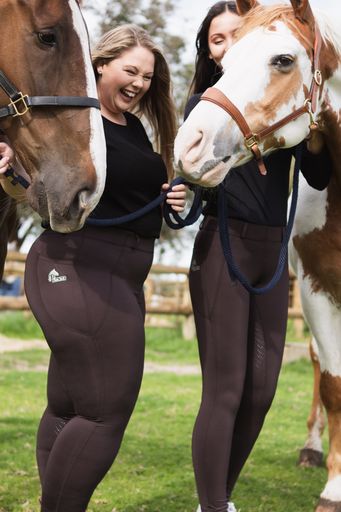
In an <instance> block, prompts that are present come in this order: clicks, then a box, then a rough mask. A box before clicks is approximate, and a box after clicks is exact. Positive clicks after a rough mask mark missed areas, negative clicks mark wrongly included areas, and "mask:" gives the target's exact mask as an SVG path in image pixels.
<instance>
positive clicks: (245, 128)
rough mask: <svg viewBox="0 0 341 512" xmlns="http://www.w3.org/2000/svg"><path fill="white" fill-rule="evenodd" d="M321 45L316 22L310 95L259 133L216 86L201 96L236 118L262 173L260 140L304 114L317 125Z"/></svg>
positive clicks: (247, 145) (263, 168)
mask: <svg viewBox="0 0 341 512" xmlns="http://www.w3.org/2000/svg"><path fill="white" fill-rule="evenodd" d="M321 47H322V37H321V33H320V30H319V28H318V25H317V24H316V23H315V43H314V55H313V62H312V64H313V78H312V82H311V86H310V91H309V95H308V97H307V98H306V100H305V101H304V104H303V105H302V107H299V108H298V109H296V110H294V111H293V112H291V114H289V115H287V116H285V117H283V118H282V119H281V120H279V121H277V122H276V123H274V124H272V125H270V126H268V127H267V128H264V129H263V130H260V131H259V132H258V133H254V132H252V130H251V128H250V127H249V125H248V123H247V121H246V119H245V117H244V116H243V114H242V113H241V112H240V110H238V108H237V107H236V106H235V105H234V104H233V103H232V101H230V100H229V99H228V98H227V97H226V96H225V94H224V93H223V92H221V91H220V90H219V89H217V88H216V87H209V88H208V89H207V90H206V91H205V92H204V94H203V95H202V96H201V98H200V99H201V100H205V101H210V102H212V103H215V104H216V105H218V106H219V107H221V108H222V109H223V110H225V111H226V112H227V113H228V114H229V115H230V116H231V117H232V119H234V121H235V122H236V123H237V125H238V126H239V128H240V130H241V131H242V133H243V135H244V143H245V146H246V147H247V149H249V150H250V151H251V152H252V153H253V156H254V158H255V159H256V161H257V164H258V168H259V171H260V172H261V174H266V169H265V165H264V162H263V157H262V154H261V152H260V149H259V142H260V141H261V140H262V139H264V138H265V137H267V136H268V135H270V134H271V133H273V132H275V131H276V130H278V129H279V128H281V127H282V126H285V125H286V124H288V123H290V122H291V121H293V120H294V119H297V118H298V117H300V116H301V115H302V114H309V116H310V129H313V128H314V127H316V126H317V123H316V121H315V120H314V116H313V114H314V113H315V111H316V106H317V99H318V92H319V88H320V86H321V85H322V81H323V79H322V73H321V71H320V69H319V63H320V53H321Z"/></svg>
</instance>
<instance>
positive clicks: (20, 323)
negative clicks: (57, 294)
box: [0, 311, 44, 512]
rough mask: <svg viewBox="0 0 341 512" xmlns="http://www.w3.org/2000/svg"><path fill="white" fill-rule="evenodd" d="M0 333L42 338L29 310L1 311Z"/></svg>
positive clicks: (19, 336) (22, 337)
mask: <svg viewBox="0 0 341 512" xmlns="http://www.w3.org/2000/svg"><path fill="white" fill-rule="evenodd" d="M0 333H1V334H3V335H4V336H8V337H9V338H20V339H24V340H29V339H44V335H43V333H42V331H41V329H40V327H39V325H38V323H37V322H36V320H35V319H34V317H33V315H32V313H30V312H29V311H25V312H22V311H1V312H0ZM0 512H1V511H0Z"/></svg>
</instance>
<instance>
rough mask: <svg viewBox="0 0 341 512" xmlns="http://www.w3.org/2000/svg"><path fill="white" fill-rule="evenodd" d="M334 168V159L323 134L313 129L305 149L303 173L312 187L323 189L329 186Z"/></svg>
mask: <svg viewBox="0 0 341 512" xmlns="http://www.w3.org/2000/svg"><path fill="white" fill-rule="evenodd" d="M332 168H333V166H332V160H331V158H330V154H329V151H328V148H327V145H326V144H325V143H324V139H323V134H322V133H321V132H319V131H318V130H313V131H312V133H311V136H310V138H309V139H308V140H307V141H306V147H305V148H304V150H303V155H302V164H301V171H302V174H303V175H304V177H305V179H306V180H307V182H308V183H309V185H310V186H311V187H313V188H315V189H317V190H323V189H325V188H326V187H327V186H328V183H329V180H330V176H331V173H332Z"/></svg>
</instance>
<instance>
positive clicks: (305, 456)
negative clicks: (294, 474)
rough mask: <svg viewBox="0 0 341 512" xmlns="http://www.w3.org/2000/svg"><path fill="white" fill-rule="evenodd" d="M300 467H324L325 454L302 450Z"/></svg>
mask: <svg viewBox="0 0 341 512" xmlns="http://www.w3.org/2000/svg"><path fill="white" fill-rule="evenodd" d="M298 465H299V466H304V467H306V468H316V467H321V466H324V462H323V453H322V452H318V451H317V450H313V449H312V448H302V450H301V451H300V456H299V459H298Z"/></svg>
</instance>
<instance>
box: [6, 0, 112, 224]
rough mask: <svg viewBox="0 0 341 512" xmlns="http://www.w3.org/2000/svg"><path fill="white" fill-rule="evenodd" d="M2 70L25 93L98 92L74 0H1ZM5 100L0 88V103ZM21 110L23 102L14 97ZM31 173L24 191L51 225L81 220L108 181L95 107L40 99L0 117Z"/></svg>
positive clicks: (79, 222) (70, 93)
mask: <svg viewBox="0 0 341 512" xmlns="http://www.w3.org/2000/svg"><path fill="white" fill-rule="evenodd" d="M0 69H1V70H2V71H3V73H4V75H5V76H6V77H7V78H8V79H9V80H10V81H11V82H12V83H13V84H14V85H15V86H16V87H17V89H18V90H19V91H21V92H22V93H23V94H24V95H28V96H29V97H31V96H32V97H37V96H59V97H60V96H67V97H70V96H76V97H87V96H88V97H94V98H97V91H96V83H95V78H94V74H93V70H92V65H91V59H90V52H89V40H88V34H87V30H86V26H85V23H84V20H83V17H82V15H81V12H80V9H79V5H78V2H77V0H2V1H1V3H0ZM8 104H9V99H8V97H7V95H6V94H5V93H4V92H3V91H2V90H1V89H0V107H4V106H5V105H8ZM17 107H18V110H19V111H20V112H23V111H24V110H25V105H24V103H23V102H22V101H19V102H18V104H17ZM0 129H1V130H3V131H4V132H5V134H6V135H7V137H8V138H9V140H10V142H11V144H12V145H13V146H14V148H15V150H16V153H17V154H18V156H19V159H20V160H21V162H22V164H23V165H24V167H25V169H26V170H27V172H28V174H29V175H30V176H31V179H32V185H31V186H30V188H29V189H28V192H27V197H28V200H29V202H30V204H31V205H32V207H33V208H34V209H35V210H36V211H38V212H39V214H40V215H41V216H42V217H43V218H44V219H49V221H50V224H51V227H52V228H53V229H55V230H57V231H61V232H68V231H72V230H76V229H79V228H81V227H82V225H83V223H84V221H85V219H86V217H87V215H88V214H89V213H90V212H91V210H92V209H93V208H94V207H95V206H96V204H97V202H98V200H99V198H100V196H101V194H102V191H103V187H104V183H105V170H106V155H105V139H104V132H103V125H102V120H101V116H100V112H99V110H98V109H96V108H92V107H89V106H87V107H85V108H79V107H68V106H65V107H57V108H56V107H53V106H44V107H36V108H32V109H29V110H28V111H27V112H26V113H25V114H24V115H20V116H16V117H6V118H0Z"/></svg>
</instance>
